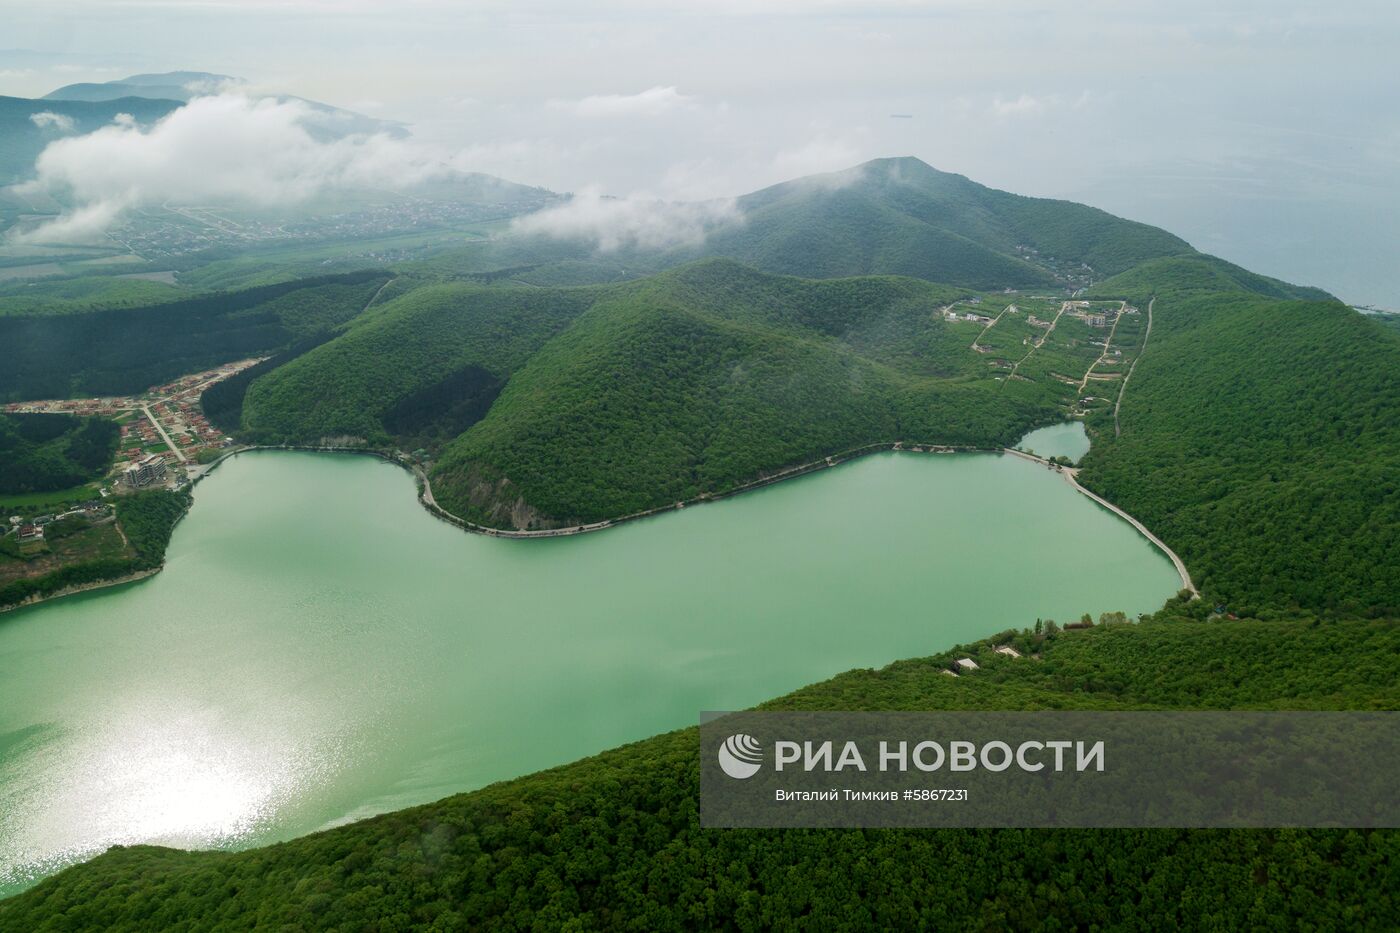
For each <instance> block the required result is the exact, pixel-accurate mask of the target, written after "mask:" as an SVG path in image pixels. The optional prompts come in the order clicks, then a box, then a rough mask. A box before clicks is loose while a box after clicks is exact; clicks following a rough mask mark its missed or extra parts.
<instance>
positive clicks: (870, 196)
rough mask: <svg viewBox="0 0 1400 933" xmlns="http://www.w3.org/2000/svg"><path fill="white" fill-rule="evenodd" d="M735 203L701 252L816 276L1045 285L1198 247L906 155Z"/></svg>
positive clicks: (1108, 272)
mask: <svg viewBox="0 0 1400 933" xmlns="http://www.w3.org/2000/svg"><path fill="white" fill-rule="evenodd" d="M738 203H739V209H740V211H741V212H742V214H743V219H744V220H743V223H742V224H740V225H736V226H734V227H732V228H723V229H720V230H719V231H717V232H716V233H715V234H714V235H712V236H711V237H709V238H708V240H707V241H706V242H705V245H704V247H703V253H704V254H705V255H710V256H727V257H729V258H732V259H737V260H739V261H741V262H744V263H746V264H748V265H751V266H754V267H756V268H759V269H765V270H768V271H771V272H782V273H786V274H789V275H802V276H808V277H814V278H829V277H835V276H844V275H869V274H890V275H909V276H915V277H918V278H923V279H929V280H930V281H935V282H948V283H952V284H958V285H966V286H971V287H974V288H997V287H1002V286H1007V285H1010V286H1035V285H1042V286H1043V285H1053V284H1055V283H1056V282H1060V283H1063V282H1064V281H1067V280H1074V281H1085V282H1087V281H1088V280H1089V279H1102V278H1104V277H1106V276H1110V275H1114V274H1116V273H1119V272H1122V271H1124V270H1126V269H1128V268H1130V267H1132V266H1133V265H1135V264H1137V263H1140V262H1143V261H1145V260H1148V259H1153V258H1158V257H1162V256H1170V255H1177V254H1184V253H1192V252H1194V251H1193V250H1192V249H1191V247H1190V246H1189V245H1188V244H1187V243H1186V242H1185V241H1183V240H1181V239H1179V238H1177V237H1175V236H1172V235H1171V234H1170V233H1167V232H1166V231H1165V230H1160V229H1157V228H1156V227H1149V226H1147V225H1146V224H1139V223H1134V222H1132V221H1128V220H1123V219H1122V218H1119V217H1114V216H1113V215H1112V214H1108V213H1106V212H1104V211H1101V210H1098V209H1096V208H1092V207H1086V206H1085V205H1083V204H1075V203H1073V202H1070V201H1053V200H1046V199H1042V198H1028V197H1023V196H1021V195H1016V194H1010V193H1008V192H1005V191H998V190H996V189H994V188H987V187H985V186H983V185H979V184H977V183H976V182H973V181H970V180H969V179H967V178H965V177H963V176H962V175H953V174H949V173H947V172H940V171H938V170H937V169H934V168H932V167H931V166H929V165H927V164H926V163H924V162H921V161H920V160H918V159H914V158H902V159H876V160H875V161H872V162H866V163H864V164H862V165H859V166H856V167H855V168H852V169H847V170H846V171H843V172H835V173H832V174H829V175H817V176H812V177H809V178H801V179H798V180H796V181H790V182H785V183H783V184H780V185H775V186H773V187H771V188H765V189H763V190H762V191H757V192H754V193H753V194H749V195H745V196H744V197H742V198H740V199H739V202H738Z"/></svg>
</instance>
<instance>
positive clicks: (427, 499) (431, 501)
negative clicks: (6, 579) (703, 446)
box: [0, 441, 1200, 612]
mask: <svg viewBox="0 0 1400 933" xmlns="http://www.w3.org/2000/svg"><path fill="white" fill-rule="evenodd" d="M265 450H272V451H277V450H283V451H302V452H321V454H367V455H370V457H377V458H379V459H382V461H385V462H389V464H395V465H398V466H402V468H403V469H407V471H409V472H410V474H413V476H414V479H416V481H417V488H419V490H417V492H419V504H421V506H423V507H424V509H426V510H427V511H428V514H431V516H434V517H435V518H440V520H441V521H445V523H448V524H452V525H456V527H458V528H461V530H462V531H468V532H470V534H479V535H487V537H491V538H564V537H570V535H581V534H589V532H594V531H603V530H605V528H613V527H617V525H622V524H626V523H629V521H637V520H640V518H651V517H654V516H661V514H665V513H668V511H679V510H682V509H686V507H690V506H699V504H703V503H707V502H720V500H721V499H729V497H731V496H738V495H741V493H745V492H750V490H755V489H762V488H764V486H771V485H774V483H778V482H783V481H785V479H792V478H797V476H805V475H808V474H812V472H816V471H819V469H829V468H832V466H837V465H840V464H844V462H847V461H851V459H855V458H858V457H864V455H867V454H876V452H881V451H896V452H916V454H1008V455H1011V457H1019V458H1021V459H1025V461H1029V462H1033V464H1040V465H1042V466H1046V468H1049V469H1053V471H1056V472H1058V474H1061V475H1063V476H1064V478H1065V482H1068V483H1070V486H1071V488H1074V489H1075V490H1077V492H1079V493H1081V495H1084V496H1086V497H1088V499H1091V500H1093V502H1095V503H1098V504H1100V506H1103V507H1105V509H1107V510H1109V511H1112V513H1113V514H1116V516H1117V517H1120V518H1123V520H1124V521H1127V523H1128V524H1130V525H1133V528H1134V530H1137V531H1138V534H1141V535H1142V537H1144V538H1147V539H1148V542H1149V544H1152V545H1154V546H1155V548H1156V549H1158V551H1161V552H1162V553H1163V555H1166V558H1168V560H1170V562H1172V566H1173V567H1175V569H1176V573H1177V576H1179V577H1180V579H1182V588H1184V590H1187V591H1190V594H1191V597H1193V598H1200V593H1198V591H1197V590H1196V584H1194V583H1193V581H1191V574H1190V572H1189V570H1187V569H1186V563H1184V562H1183V560H1182V559H1180V558H1179V556H1177V555H1176V552H1175V551H1172V549H1170V548H1169V546H1166V542H1163V541H1162V539H1161V538H1158V537H1156V535H1154V534H1152V532H1151V531H1149V530H1148V528H1147V525H1144V524H1142V523H1141V521H1138V520H1137V518H1134V517H1133V516H1130V514H1128V513H1127V511H1124V510H1123V509H1120V507H1117V506H1114V504H1113V503H1110V502H1109V500H1107V499H1105V497H1102V496H1099V495H1098V493H1095V492H1092V490H1089V489H1086V488H1084V486H1081V485H1079V482H1078V479H1077V474H1078V472H1079V471H1078V469H1074V468H1065V466H1061V465H1060V464H1053V462H1050V461H1049V459H1046V458H1043V457H1037V455H1035V454H1030V452H1026V451H1023V450H1016V448H1014V447H956V445H941V444H910V445H906V444H904V441H882V443H876V444H865V445H862V447H853V448H850V450H846V451H840V452H837V454H832V455H830V457H823V458H820V459H813V461H809V462H805V464H798V465H797V466H788V468H787V469H781V471H778V472H776V474H771V475H769V476H762V478H759V479H753V481H749V482H746V483H741V485H738V486H735V488H734V489H728V490H725V492H722V493H701V495H700V496H696V497H693V499H686V500H680V502H676V503H672V504H668V506H657V507H655V509H645V510H643V511H634V513H631V514H627V516H619V517H616V518H606V520H603V521H595V523H589V524H582V525H570V527H566V528H543V530H539V531H512V530H508V528H491V527H489V525H480V524H476V523H473V521H468V520H466V518H462V517H461V516H456V514H454V513H451V511H448V510H447V509H444V507H442V506H440V504H438V503H437V499H435V497H434V496H433V483H431V481H430V479H428V476H427V474H426V472H424V469H423V466H420V465H419V464H417V462H414V461H413V459H410V458H409V457H407V455H405V454H402V452H391V451H384V450H374V448H367V447H316V445H307V444H251V445H246V447H238V448H235V450H231V451H228V452H225V454H223V455H221V457H218V458H217V459H214V461H211V462H210V464H207V465H206V466H204V468H203V469H202V471H200V472H199V475H196V476H193V478H192V479H190V481H189V488H190V489H193V488H195V486H196V485H197V483H199V482H200V481H203V479H204V478H206V476H209V475H210V474H211V472H214V469H216V468H217V466H218V465H220V464H223V462H224V461H227V459H231V458H234V457H238V455H239V454H245V452H249V451H265ZM192 507H193V506H192ZM186 514H188V510H186ZM183 517H185V516H183V514H182V516H181V520H183ZM164 566H165V565H164V562H161V566H160V567H154V569H151V570H141V572H139V573H134V574H126V576H123V577H116V579H112V580H97V581H94V583H87V584H80V586H76V587H67V588H64V590H62V591H59V593H55V594H50V595H46V597H39V598H32V597H31V598H29V600H27V601H24V602H17V604H13V605H8V607H0V612H8V611H11V609H20V608H27V607H31V605H39V604H41V602H48V601H50V600H59V598H63V597H66V595H73V594H74V593H83V591H85V590H97V588H101V587H113V586H120V584H123V583H133V581H136V580H143V579H146V577H148V576H153V574H155V573H160V572H161V569H162V567H164Z"/></svg>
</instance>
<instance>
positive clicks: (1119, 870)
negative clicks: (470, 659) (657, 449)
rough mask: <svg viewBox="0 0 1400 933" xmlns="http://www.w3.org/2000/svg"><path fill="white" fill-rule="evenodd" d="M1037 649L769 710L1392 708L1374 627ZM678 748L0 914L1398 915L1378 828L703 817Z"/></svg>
mask: <svg viewBox="0 0 1400 933" xmlns="http://www.w3.org/2000/svg"><path fill="white" fill-rule="evenodd" d="M1196 605H1199V604H1196ZM1200 608H1201V610H1202V611H1204V607H1200ZM1176 611H1181V612H1186V613H1187V614H1188V615H1189V611H1190V607H1185V606H1182V607H1176ZM1009 637H1011V635H1010V633H1008V634H1007V635H1004V636H1001V638H999V639H997V641H998V642H1000V641H1004V640H1005V639H1006V638H1009ZM1019 637H1020V638H1022V639H1034V637H1035V636H1034V635H1031V634H1023V635H1021V636H1019ZM1037 647H1038V648H1039V650H1040V652H1041V654H1042V660H1040V661H1034V660H1031V659H1030V658H1021V659H1018V660H1012V659H1009V658H1007V657H1005V656H1003V655H999V654H995V653H993V652H992V651H991V650H990V645H989V643H982V644H981V645H979V646H972V647H971V648H970V649H969V653H971V654H972V655H973V656H974V657H975V658H976V659H977V661H978V662H979V663H980V664H981V665H982V669H981V670H980V671H977V672H975V673H972V674H965V675H964V676H962V677H958V678H952V677H947V676H944V674H943V671H945V670H946V668H947V665H948V664H949V663H950V662H951V659H952V658H953V657H954V656H957V655H955V654H954V653H952V652H945V653H944V654H942V655H939V656H937V657H933V658H927V659H922V660H913V661H902V662H899V663H896V664H893V665H890V666H889V667H887V668H885V669H883V670H879V671H870V670H863V671H852V672H850V673H848V674H844V675H842V676H839V677H836V678H834V679H832V680H830V681H827V682H825V683H822V684H817V685H815V686H812V687H808V688H806V689H804V690H801V691H798V692H797V693H795V694H793V695H791V696H789V697H786V698H783V699H781V700H777V701H774V702H773V703H770V704H768V706H769V707H771V708H775V709H854V710H859V709H993V710H995V709H1017V710H1019V709H1142V708H1151V709H1199V708H1205V709H1241V708H1252V709H1397V708H1400V688H1397V684H1400V626H1397V625H1396V624H1394V623H1393V622H1372V623H1364V622H1349V623H1335V624H1330V625H1321V626H1318V625H1312V624H1310V623H1309V622H1308V621H1306V620H1300V621H1296V622H1273V623H1268V622H1255V621H1240V622H1215V623H1206V622H1193V621H1187V620H1184V619H1178V620H1174V621H1160V622H1149V623H1145V624H1142V625H1131V624H1128V625H1108V626H1102V625H1101V626H1099V627H1096V628H1093V629H1090V630H1087V631H1079V632H1071V633H1061V634H1059V635H1057V636H1054V637H1051V638H1049V639H1046V640H1043V641H1041V642H1040V643H1039V644H1038V645H1037ZM960 654H961V652H959V653H958V655H960ZM697 745H698V742H697V737H696V733H695V730H694V729H687V730H684V731H681V732H675V733H671V734H668V735H662V736H658V737H656V738H652V739H648V740H646V741H643V742H638V743H635V744H633V745H628V746H625V747H623V748H619V749H615V750H613V751H610V752H607V753H605V754H602V755H599V756H597V757H594V758H590V759H586V760H584V761H580V762H577V763H574V764H571V765H567V766H565V767H562V768H557V769H555V770H552V771H546V772H542V773H540V774H536V775H532V776H530V777H526V778H521V779H518V780H514V781H509V782H506V783H502V784H496V785H493V786H491V787H488V788H486V789H484V790H480V791H477V792H475V793H470V794H462V795H458V796H455V797H449V798H447V799H445V800H442V801H439V802H437V803H434V804H429V805H427V806H422V807H415V808H413V809H410V810H403V811H400V812H397V813H390V814H386V815H383V816H378V817H374V818H372V819H368V820H364V821H362V822H359V823H354V824H352V825H349V826H341V827H338V828H336V829H332V830H328V831H326V832H322V833H317V834H315V835H312V836H307V837H304V838H301V839H294V840H292V841H290V842H285V843H281V844H279V845H275V846H269V847H266V848H261V849H255V850H252V851H248V852H236V853H225V852H180V851H176V850H172V849H163V848H157V847H153V846H136V847H130V848H120V847H118V848H115V849H112V850H111V851H109V852H108V853H107V854H105V855H102V856H99V857H98V858H96V859H94V860H92V861H91V862H88V863H86V864H83V865H79V866H76V867H74V868H70V869H68V870H66V871H64V872H62V873H61V874H59V875H56V876H55V877H53V878H50V879H48V880H46V881H43V882H41V883H40V884H39V885H38V886H36V887H35V888H33V889H31V890H30V891H27V892H25V893H23V894H20V895H18V896H17V897H14V898H11V899H9V900H6V901H0V928H4V929H7V930H9V929H13V930H25V931H33V933H41V931H49V930H53V931H58V930H63V931H73V930H87V929H103V930H132V931H136V930H142V931H144V930H152V929H191V930H193V929H201V930H203V929H230V930H233V929H251V928H255V927H256V928H259V929H262V928H266V929H296V930H303V929H327V930H345V931H349V930H406V929H435V930H457V929H464V930H465V929H472V930H484V929H512V930H514V929H520V930H524V929H581V930H582V929H637V930H671V929H721V928H722V929H753V930H758V929H768V928H772V927H774V926H782V925H783V924H792V925H794V926H795V927H812V928H819V929H844V928H850V929H884V930H894V929H920V928H923V929H942V930H948V929H975V930H1007V929H1032V928H1040V929H1063V930H1068V929H1154V930H1160V929H1177V928H1182V929H1222V930H1243V929H1276V930H1285V929H1287V930H1294V929H1319V930H1321V929H1351V930H1371V929H1374V930H1380V929H1393V928H1394V927H1395V924H1396V920H1397V917H1400V893H1398V892H1400V875H1397V872H1400V835H1397V834H1396V833H1395V832H1393V831H1384V830H1379V831H1370V832H1368V831H1354V830H1333V831H1328V830H1316V831H1298V830H1215V831H1209V832H1202V831H1190V830H1100V831H1090V830H1031V831H1028V830H1015V829H992V830H942V831H893V830H883V831H882V830H866V831H820V830H768V831H757V830H752V831H751V830H725V831H716V830H703V829H701V828H700V826H699V822H698V814H697V806H698V782H699V778H698V767H697V759H696V755H697Z"/></svg>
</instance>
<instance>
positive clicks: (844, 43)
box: [0, 0, 1400, 307]
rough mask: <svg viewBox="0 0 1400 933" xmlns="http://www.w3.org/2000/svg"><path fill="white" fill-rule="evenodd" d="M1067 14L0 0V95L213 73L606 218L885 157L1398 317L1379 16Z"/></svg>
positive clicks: (1390, 108) (1178, 8) (766, 6)
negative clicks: (619, 210)
mask: <svg viewBox="0 0 1400 933" xmlns="http://www.w3.org/2000/svg"><path fill="white" fill-rule="evenodd" d="M1070 6H1071V5H1070V4H1067V3H1061V2H1048V0H1047V2H1036V0H1005V2H995V0H983V2H971V0H929V2H920V0H895V2H886V3H879V2H875V3H856V2H844V0H805V2H795V0H744V2H740V0H732V2H731V0H704V2H701V0H696V2H681V3H669V4H668V3H662V2H657V0H650V2H633V0H611V2H576V3H567V2H557V3H540V2H521V0H517V2H477V3H471V2H436V0H406V2H405V0H400V2H394V3H388V2H362V0H279V2H271V0H267V2H260V0H226V2H219V0H179V2H173V0H172V2H160V0H131V2H126V0H108V2H97V0H88V2H61V0H48V2H43V3H34V2H23V3H20V2H11V0H0V23H3V24H4V29H3V33H0V45H4V46H6V47H8V50H5V51H0V93H5V94H11V95H16V96H39V95H41V94H43V93H45V92H47V91H49V90H52V89H53V88H54V87H56V86H58V85H61V84H65V83H70V82H74V81H104V80H112V79H114V78H119V77H122V76H124V75H126V74H130V73H133V72H138V71H166V70H172V69H186V70H199V71H212V72H219V73H224V74H230V75H237V76H240V77H244V78H247V79H249V80H250V81H253V82H254V83H255V84H257V85H259V86H264V87H267V88H270V89H276V90H279V91H286V92H288V93H292V94H298V95H301V96H304V97H309V98H313V99H316V100H322V101H326V102H328V103H332V104H336V105H339V106H342V107H347V108H351V109H354V110H358V111H361V112H364V113H367V114H371V115H373V116H377V117H383V118H391V119H398V120H404V121H406V122H408V123H410V124H412V127H413V131H414V134H415V136H416V137H417V138H418V139H420V140H423V141H425V142H429V143H433V144H437V145H441V146H444V147H448V148H450V149H452V150H453V151H456V152H457V153H458V158H457V159H455V160H454V162H455V163H456V164H461V165H467V166H469V167H471V168H474V169H476V170H479V171H485V172H491V173H494V174H499V175H502V176H504V177H507V178H510V179H512V180H515V181H521V182H527V183H532V184H540V185H545V186H547V187H551V188H555V189H558V190H565V191H567V190H580V189H585V188H599V189H601V190H603V191H605V192H607V193H611V194H619V195H626V194H643V195H649V196H657V197H667V198H687V199H692V198H705V197H716V196H726V195H734V194H740V193H743V192H744V191H747V190H751V189H753V188H756V187H760V186H762V185H765V184H769V183H772V182H775V181H779V180H782V179H785V178H790V177H793V176H796V175H800V174H804V173H810V172H815V171H824V170H829V169H836V168H841V167H845V166H847V165H851V164H854V163H857V162H860V161H862V160H864V159H868V158H872V157H876V156H883V155H915V156H918V157H920V158H922V159H924V160H925V161H927V162H929V163H930V164H932V165H934V166H935V167H938V168H941V169H944V170H947V171H955V172H961V173H963V174H966V175H968V176H969V177H971V178H973V179H975V180H977V181H980V182H983V183H985V184H989V185H993V186H996V187H999V188H1005V189H1008V190H1012V191H1016V192H1019V193H1024V194H1033V195H1040V196H1049V197H1063V198H1072V199H1074V200H1079V201H1084V202H1087V203H1090V204H1094V205H1096V206H1099V207H1103V208H1105V209H1107V210H1110V211H1113V212H1114V213H1118V214H1122V215H1124V216H1127V217H1132V218H1134V219H1138V220H1143V221H1147V222H1149V223H1154V224H1158V225H1161V226H1164V227H1166V228H1168V229H1170V230H1172V231H1173V232H1175V233H1178V234H1180V235H1182V236H1184V237H1186V238H1187V239H1188V240H1190V241H1191V242H1192V243H1193V244H1194V245H1195V246H1197V247H1198V248H1201V249H1204V250H1206V251H1209V252H1213V253H1217V254H1219V255H1222V256H1225V257H1226V258H1229V259H1232V260H1235V261H1237V262H1241V263H1243V264H1245V265H1247V266H1249V267H1250V268H1252V269H1255V270H1257V271H1260V272H1265V273H1269V274H1273V275H1278V276H1282V277H1285V278H1288V279H1290V280H1293V281H1298V282H1305V283H1309V284H1318V285H1322V286H1324V287H1327V288H1330V289H1332V290H1333V291H1335V292H1337V293H1338V294H1340V295H1341V296H1342V297H1344V298H1347V299H1349V300H1352V301H1356V302H1377V303H1381V304H1385V305H1390V306H1396V307H1400V245H1398V244H1400V67H1397V65H1396V64H1395V58H1394V56H1395V49H1396V48H1397V46H1400V3H1395V2H1393V0H1374V2H1345V0H1336V2H1331V3H1319V2H1316V0H1272V2H1252V0H1250V2H1233V3H1230V2H1224V3H1222V2H1199V0H1171V2H1160V3H1158V2H1132V0H1127V2H1103V0H1082V2H1077V3H1075V4H1073V9H1072V10H1070V9H1069V7H1070ZM1222 6H1225V7H1228V8H1229V9H1228V10H1222V9H1220V7H1222ZM896 115H902V116H896Z"/></svg>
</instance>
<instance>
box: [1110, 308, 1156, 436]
mask: <svg viewBox="0 0 1400 933" xmlns="http://www.w3.org/2000/svg"><path fill="white" fill-rule="evenodd" d="M1156 303H1157V296H1156V295H1153V296H1152V298H1151V299H1150V300H1149V301H1148V302H1147V331H1146V333H1144V334H1143V335H1142V347H1141V348H1139V349H1138V352H1137V356H1135V357H1133V365H1131V366H1129V367H1128V374H1127V375H1126V376H1124V377H1123V384H1122V385H1121V386H1119V387H1118V401H1116V402H1114V403H1113V436H1114V437H1121V436H1122V434H1123V429H1122V428H1121V427H1119V426H1118V409H1119V408H1121V407H1122V406H1123V393H1124V392H1126V391H1128V380H1129V379H1131V378H1133V370H1135V369H1137V364H1138V360H1140V359H1142V355H1143V354H1144V353H1146V352H1147V341H1148V340H1150V339H1151V337H1152V306H1153V305H1155V304H1156Z"/></svg>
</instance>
